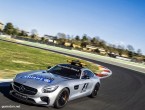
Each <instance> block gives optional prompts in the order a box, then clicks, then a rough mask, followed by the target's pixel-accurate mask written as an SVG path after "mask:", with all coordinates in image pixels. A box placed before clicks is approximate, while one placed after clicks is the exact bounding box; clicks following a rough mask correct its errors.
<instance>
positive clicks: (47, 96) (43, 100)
mask: <svg viewBox="0 0 145 110" xmlns="http://www.w3.org/2000/svg"><path fill="white" fill-rule="evenodd" d="M58 93H59V90H57V91H54V92H52V93H42V92H40V91H39V90H38V92H37V93H36V94H35V95H28V94H24V93H21V92H19V91H17V90H16V89H15V88H14V84H13V83H12V84H11V90H10V95H11V96H13V97H14V98H16V99H18V100H20V101H23V102H26V103H29V104H34V105H43V106H53V105H54V102H55V99H56V97H57V94H58Z"/></svg>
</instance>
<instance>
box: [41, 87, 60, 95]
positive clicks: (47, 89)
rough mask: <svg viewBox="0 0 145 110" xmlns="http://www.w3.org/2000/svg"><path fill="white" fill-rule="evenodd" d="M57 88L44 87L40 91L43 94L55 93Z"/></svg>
mask: <svg viewBox="0 0 145 110" xmlns="http://www.w3.org/2000/svg"><path fill="white" fill-rule="evenodd" d="M57 88H58V86H46V87H44V88H43V89H42V92H43V93H50V92H53V91H55V90H56V89H57Z"/></svg>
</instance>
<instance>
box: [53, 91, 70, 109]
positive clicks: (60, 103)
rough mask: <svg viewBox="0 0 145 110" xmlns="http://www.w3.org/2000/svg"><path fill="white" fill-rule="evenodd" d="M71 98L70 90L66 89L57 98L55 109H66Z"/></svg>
mask: <svg viewBox="0 0 145 110" xmlns="http://www.w3.org/2000/svg"><path fill="white" fill-rule="evenodd" d="M68 98H69V90H68V89H67V88H64V89H63V90H62V91H61V92H60V93H59V95H58V96H57V98H56V100H55V103H54V108H58V109H59V108H62V107H64V106H65V105H66V104H67V102H68Z"/></svg>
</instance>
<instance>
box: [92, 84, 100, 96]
mask: <svg viewBox="0 0 145 110" xmlns="http://www.w3.org/2000/svg"><path fill="white" fill-rule="evenodd" d="M99 87H100V84H99V83H97V84H96V85H95V86H94V89H93V91H92V93H91V95H90V97H91V98H95V97H96V96H97V94H98V90H99Z"/></svg>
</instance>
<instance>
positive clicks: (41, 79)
mask: <svg viewBox="0 0 145 110" xmlns="http://www.w3.org/2000/svg"><path fill="white" fill-rule="evenodd" d="M21 78H23V79H34V80H40V81H44V82H47V83H51V82H52V81H53V80H54V79H53V78H50V77H48V78H47V77H42V76H39V75H28V76H23V77H21Z"/></svg>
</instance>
